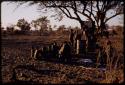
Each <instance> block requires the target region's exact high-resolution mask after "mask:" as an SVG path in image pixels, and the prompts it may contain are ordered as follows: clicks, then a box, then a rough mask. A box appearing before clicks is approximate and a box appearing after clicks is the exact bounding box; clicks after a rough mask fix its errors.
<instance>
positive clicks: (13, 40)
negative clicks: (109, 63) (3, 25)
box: [1, 36, 123, 84]
mask: <svg viewBox="0 0 125 85" xmlns="http://www.w3.org/2000/svg"><path fill="white" fill-rule="evenodd" d="M31 37H32V39H31ZM50 40H51V41H50ZM65 40H68V37H66V36H58V37H56V36H55V37H54V38H52V36H49V37H46V36H43V37H41V36H35V37H33V36H30V37H28V36H18V37H17V36H13V37H12V36H9V37H5V38H2V48H1V56H2V69H1V70H2V82H3V83H12V82H24V81H25V83H26V82H29V83H40V84H85V83H101V81H103V80H104V78H105V75H104V70H100V69H96V68H92V67H84V66H75V65H67V64H62V63H55V62H48V61H38V60H34V59H33V58H32V57H31V54H30V53H31V45H34V44H35V45H41V46H42V45H45V44H49V43H50V42H53V41H57V42H59V43H61V42H63V41H65ZM120 43H122V42H121V41H120ZM117 47H119V46H117ZM121 47H122V46H121ZM120 49H122V48H120ZM119 52H121V55H123V54H122V51H121V50H119ZM12 76H15V78H16V79H17V80H16V81H13V80H12V79H11V78H12ZM122 79H123V78H122ZM121 81H123V80H121Z"/></svg>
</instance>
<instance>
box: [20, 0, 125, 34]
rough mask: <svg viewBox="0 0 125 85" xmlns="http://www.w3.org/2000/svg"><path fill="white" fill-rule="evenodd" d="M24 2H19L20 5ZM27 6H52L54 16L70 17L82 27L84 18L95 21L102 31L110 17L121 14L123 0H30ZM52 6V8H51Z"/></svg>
mask: <svg viewBox="0 0 125 85" xmlns="http://www.w3.org/2000/svg"><path fill="white" fill-rule="evenodd" d="M23 3H25V2H20V3H19V5H22V4H23ZM28 3H29V6H31V5H34V4H35V5H38V6H39V7H38V8H39V10H42V9H45V10H47V9H48V8H52V10H55V13H57V14H55V15H56V16H57V15H59V17H60V18H61V19H62V18H63V17H62V16H63V15H65V16H67V17H68V18H70V19H75V20H77V21H79V23H80V25H81V28H83V29H86V28H84V25H85V24H84V18H82V16H84V17H86V18H87V19H88V20H89V21H95V22H96V23H95V24H96V26H97V30H98V32H101V31H103V30H104V29H105V28H106V27H105V24H106V23H107V22H108V21H109V20H111V19H112V18H114V17H116V16H118V15H120V14H123V4H124V3H123V1H110V0H99V1H98V0H97V1H93V0H89V1H74V0H71V1H31V2H28ZM53 8H54V9H53Z"/></svg>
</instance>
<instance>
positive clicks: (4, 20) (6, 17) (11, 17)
mask: <svg viewBox="0 0 125 85" xmlns="http://www.w3.org/2000/svg"><path fill="white" fill-rule="evenodd" d="M7 3H8V2H7V1H4V2H2V3H1V24H2V27H7V26H10V25H12V24H16V23H17V21H18V20H19V19H22V18H24V19H25V20H27V21H28V22H29V23H30V22H31V21H32V20H35V19H37V18H39V17H40V16H48V19H49V20H50V24H51V25H52V27H53V26H54V25H57V27H58V26H60V25H65V26H66V27H69V26H72V27H76V26H78V27H80V24H79V22H78V21H76V20H73V19H69V18H66V17H64V18H63V19H62V20H61V21H57V20H54V18H50V16H51V15H52V13H51V12H47V14H45V13H40V12H38V10H37V6H36V5H34V6H29V7H26V6H21V7H19V8H17V9H16V10H15V11H14V9H15V8H16V4H7ZM123 20H124V19H123V15H122V16H117V17H115V18H113V19H112V20H110V21H109V22H108V23H107V24H108V25H110V26H112V25H121V26H123Z"/></svg>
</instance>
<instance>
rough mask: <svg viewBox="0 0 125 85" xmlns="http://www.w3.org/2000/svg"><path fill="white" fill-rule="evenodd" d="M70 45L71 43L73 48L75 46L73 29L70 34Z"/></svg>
mask: <svg viewBox="0 0 125 85" xmlns="http://www.w3.org/2000/svg"><path fill="white" fill-rule="evenodd" d="M70 43H71V46H73V44H74V33H73V29H71V32H70Z"/></svg>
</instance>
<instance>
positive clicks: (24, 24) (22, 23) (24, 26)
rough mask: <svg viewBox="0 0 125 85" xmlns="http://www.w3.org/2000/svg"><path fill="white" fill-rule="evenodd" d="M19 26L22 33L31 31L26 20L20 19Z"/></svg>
mask: <svg viewBox="0 0 125 85" xmlns="http://www.w3.org/2000/svg"><path fill="white" fill-rule="evenodd" d="M17 26H18V27H20V29H21V31H23V32H25V31H29V30H30V29H31V27H30V24H29V23H28V22H27V21H26V20H25V19H19V20H18V22H17Z"/></svg>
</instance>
